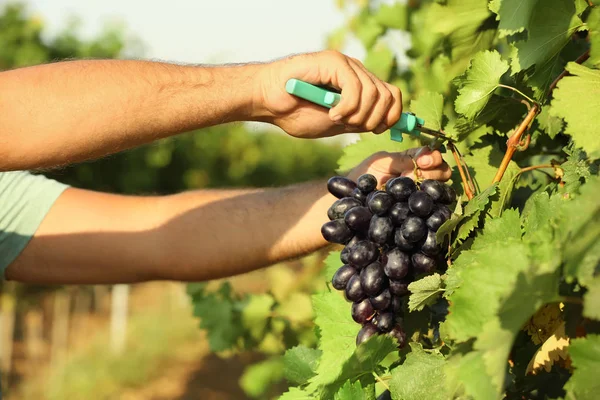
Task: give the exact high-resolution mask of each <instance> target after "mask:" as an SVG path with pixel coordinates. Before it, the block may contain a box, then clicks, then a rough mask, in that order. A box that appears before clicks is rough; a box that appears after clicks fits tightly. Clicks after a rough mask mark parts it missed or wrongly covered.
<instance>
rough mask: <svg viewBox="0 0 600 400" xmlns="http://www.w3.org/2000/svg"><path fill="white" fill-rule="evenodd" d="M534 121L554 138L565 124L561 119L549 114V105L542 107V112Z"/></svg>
mask: <svg viewBox="0 0 600 400" xmlns="http://www.w3.org/2000/svg"><path fill="white" fill-rule="evenodd" d="M536 121H537V122H538V123H539V126H540V128H541V129H542V130H543V131H544V132H546V134H547V135H548V136H550V138H551V139H554V138H555V137H556V135H558V134H559V133H560V132H561V131H562V129H563V126H564V124H565V123H564V121H563V120H562V119H560V118H558V117H556V116H554V115H551V114H550V107H544V108H542V112H540V113H539V114H538V116H537V118H536Z"/></svg>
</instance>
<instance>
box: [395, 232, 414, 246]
mask: <svg viewBox="0 0 600 400" xmlns="http://www.w3.org/2000/svg"><path fill="white" fill-rule="evenodd" d="M394 245H395V246H396V247H398V248H399V249H400V250H402V251H411V250H413V249H414V248H415V244H414V243H412V242H409V241H408V240H406V238H405V237H404V235H403V234H402V230H401V229H396V230H395V231H394Z"/></svg>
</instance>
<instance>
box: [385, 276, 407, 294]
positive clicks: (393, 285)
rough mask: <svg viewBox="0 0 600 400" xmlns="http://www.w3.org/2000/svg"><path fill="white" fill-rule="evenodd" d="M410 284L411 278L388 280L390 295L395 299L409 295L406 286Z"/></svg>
mask: <svg viewBox="0 0 600 400" xmlns="http://www.w3.org/2000/svg"><path fill="white" fill-rule="evenodd" d="M411 283H412V277H404V278H402V279H397V280H396V279H390V280H389V286H390V293H391V294H393V295H394V296H396V297H402V296H407V295H409V294H410V291H409V290H408V285H410V284H411Z"/></svg>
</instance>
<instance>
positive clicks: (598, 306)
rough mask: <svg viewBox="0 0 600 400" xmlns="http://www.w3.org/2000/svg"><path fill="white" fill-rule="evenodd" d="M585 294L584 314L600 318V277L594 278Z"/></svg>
mask: <svg viewBox="0 0 600 400" xmlns="http://www.w3.org/2000/svg"><path fill="white" fill-rule="evenodd" d="M587 290H588V291H587V292H586V294H585V295H584V296H583V315H584V316H586V317H588V318H593V319H596V320H600V278H596V279H594V280H592V281H591V282H590V283H589V285H588V287H587Z"/></svg>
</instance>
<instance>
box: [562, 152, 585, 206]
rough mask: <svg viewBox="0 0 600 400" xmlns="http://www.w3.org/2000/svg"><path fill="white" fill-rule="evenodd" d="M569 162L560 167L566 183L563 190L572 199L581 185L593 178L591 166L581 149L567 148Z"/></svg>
mask: <svg viewBox="0 0 600 400" xmlns="http://www.w3.org/2000/svg"><path fill="white" fill-rule="evenodd" d="M563 150H564V152H565V153H566V154H567V161H565V162H564V163H562V164H561V165H560V169H561V170H562V172H563V176H562V180H563V182H565V186H564V187H563V190H564V191H565V193H569V194H570V195H571V197H572V196H573V195H574V194H576V193H577V192H578V191H579V188H580V187H581V184H582V183H583V182H585V181H586V180H587V179H588V178H589V177H590V176H591V173H592V171H591V168H590V164H589V162H588V161H587V155H586V154H585V152H583V151H582V150H581V149H580V148H577V147H575V146H573V145H571V146H569V147H565V148H564V149H563Z"/></svg>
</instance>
